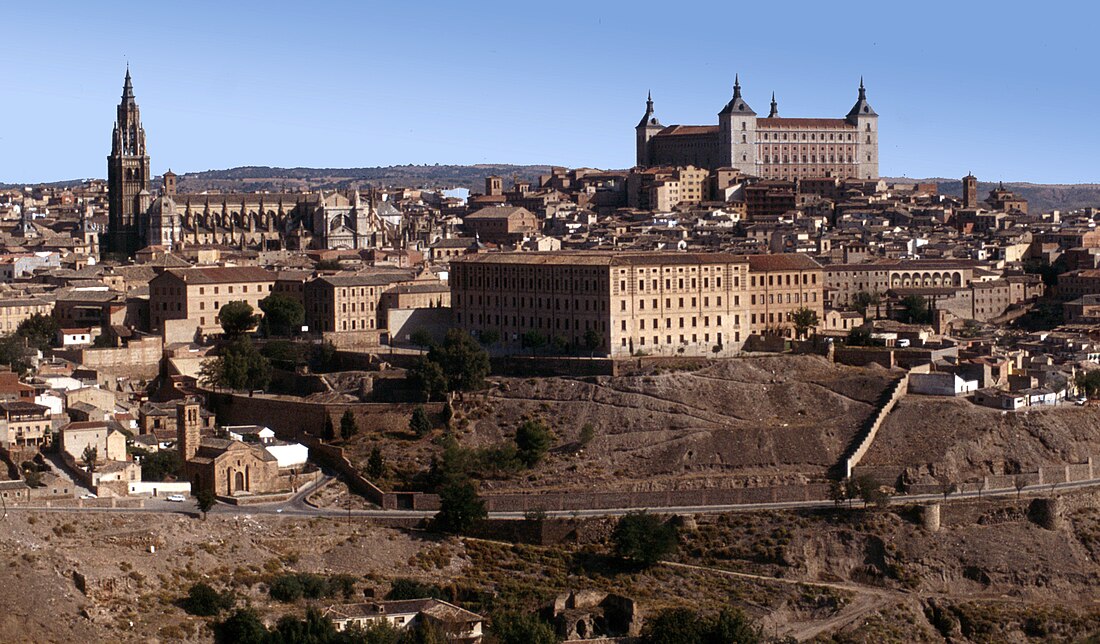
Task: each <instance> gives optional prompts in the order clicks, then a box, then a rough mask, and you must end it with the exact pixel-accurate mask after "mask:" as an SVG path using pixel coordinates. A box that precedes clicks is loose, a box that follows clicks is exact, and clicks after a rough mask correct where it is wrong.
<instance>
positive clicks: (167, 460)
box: [141, 449, 183, 481]
mask: <svg viewBox="0 0 1100 644" xmlns="http://www.w3.org/2000/svg"><path fill="white" fill-rule="evenodd" d="M182 469H183V461H182V459H180V453H179V452H178V451H176V450H174V449H166V450H161V451H159V452H154V453H152V454H146V455H144V456H142V457H141V480H143V481H163V480H165V479H167V478H168V477H169V476H171V477H176V476H179V473H180V471H181V470H182Z"/></svg>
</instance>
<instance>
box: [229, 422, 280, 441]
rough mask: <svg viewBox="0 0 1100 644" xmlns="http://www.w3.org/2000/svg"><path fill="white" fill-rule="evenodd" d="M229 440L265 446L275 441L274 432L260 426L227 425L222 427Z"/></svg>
mask: <svg viewBox="0 0 1100 644" xmlns="http://www.w3.org/2000/svg"><path fill="white" fill-rule="evenodd" d="M223 429H225V431H226V433H227V434H229V438H231V439H233V440H235V441H249V442H253V443H262V444H265V445H266V444H267V443H270V442H272V441H274V440H275V432H274V431H273V430H271V429H270V428H267V427H264V426H262V425H229V426H226V427H224V428H223Z"/></svg>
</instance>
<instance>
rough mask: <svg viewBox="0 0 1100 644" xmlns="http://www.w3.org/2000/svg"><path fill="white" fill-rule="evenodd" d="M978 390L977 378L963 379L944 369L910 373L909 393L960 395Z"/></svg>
mask: <svg viewBox="0 0 1100 644" xmlns="http://www.w3.org/2000/svg"><path fill="white" fill-rule="evenodd" d="M977 390H978V381H977V380H964V379H962V378H960V377H959V376H958V375H957V374H954V373H949V372H946V371H933V372H932V373H910V374H909V393H911V394H924V395H926V396H962V395H965V394H968V393H970V392H972V391H977Z"/></svg>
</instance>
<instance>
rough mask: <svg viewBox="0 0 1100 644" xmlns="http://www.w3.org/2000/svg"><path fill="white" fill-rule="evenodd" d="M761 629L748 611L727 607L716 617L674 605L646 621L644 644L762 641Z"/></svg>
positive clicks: (733, 643) (707, 643)
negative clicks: (748, 616)
mask: <svg viewBox="0 0 1100 644" xmlns="http://www.w3.org/2000/svg"><path fill="white" fill-rule="evenodd" d="M761 641H763V637H762V634H761V630H760V629H759V628H758V627H756V626H754V625H753V624H752V623H751V622H750V621H749V620H748V618H747V617H745V615H744V613H742V612H741V611H738V610H736V609H723V610H722V612H721V613H720V614H719V615H718V617H717V618H715V619H707V618H705V617H703V616H702V615H699V614H698V613H696V612H695V611H693V610H690V609H688V608H671V609H666V610H663V611H661V612H660V613H657V615H656V616H655V617H654V618H652V619H648V620H646V623H645V627H644V628H643V629H642V642H643V644H711V642H714V643H716V644H717V643H719V642H720V643H721V644H758V643H759V642H761Z"/></svg>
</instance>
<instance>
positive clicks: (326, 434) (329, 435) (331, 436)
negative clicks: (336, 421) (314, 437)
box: [321, 416, 336, 441]
mask: <svg viewBox="0 0 1100 644" xmlns="http://www.w3.org/2000/svg"><path fill="white" fill-rule="evenodd" d="M321 437H322V438H324V439H325V440H327V441H331V440H336V429H335V428H334V427H333V426H332V418H331V417H329V416H325V427H324V429H322V430H321Z"/></svg>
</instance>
